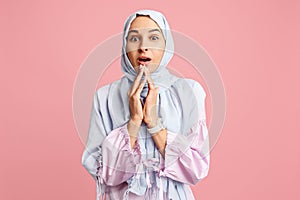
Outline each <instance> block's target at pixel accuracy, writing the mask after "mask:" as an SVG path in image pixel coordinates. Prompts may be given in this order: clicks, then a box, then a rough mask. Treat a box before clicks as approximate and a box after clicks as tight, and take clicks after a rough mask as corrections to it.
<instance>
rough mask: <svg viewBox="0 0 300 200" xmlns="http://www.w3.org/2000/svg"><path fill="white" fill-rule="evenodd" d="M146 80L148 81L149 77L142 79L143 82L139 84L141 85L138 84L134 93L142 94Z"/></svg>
mask: <svg viewBox="0 0 300 200" xmlns="http://www.w3.org/2000/svg"><path fill="white" fill-rule="evenodd" d="M146 81H147V78H146V77H145V78H144V79H143V80H142V81H141V83H140V84H139V86H138V88H137V89H136V91H135V93H134V95H138V96H140V94H141V92H142V90H143V87H144V85H145V83H146Z"/></svg>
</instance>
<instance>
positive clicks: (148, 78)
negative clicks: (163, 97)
mask: <svg viewBox="0 0 300 200" xmlns="http://www.w3.org/2000/svg"><path fill="white" fill-rule="evenodd" d="M144 74H145V76H146V77H147V81H148V84H149V89H150V90H152V89H154V81H153V79H152V77H151V74H150V72H149V70H148V68H147V67H145V72H144Z"/></svg>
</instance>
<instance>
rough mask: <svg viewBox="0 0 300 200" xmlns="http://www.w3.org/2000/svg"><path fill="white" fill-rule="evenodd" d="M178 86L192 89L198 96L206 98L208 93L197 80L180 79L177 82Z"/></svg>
mask: <svg viewBox="0 0 300 200" xmlns="http://www.w3.org/2000/svg"><path fill="white" fill-rule="evenodd" d="M176 84H178V85H187V86H188V87H190V88H191V89H192V90H193V92H194V94H195V95H196V96H202V97H204V98H205V97H206V92H205V90H204V88H203V86H202V85H201V84H200V83H199V82H198V81H196V80H194V79H190V78H180V79H178V80H177V81H176Z"/></svg>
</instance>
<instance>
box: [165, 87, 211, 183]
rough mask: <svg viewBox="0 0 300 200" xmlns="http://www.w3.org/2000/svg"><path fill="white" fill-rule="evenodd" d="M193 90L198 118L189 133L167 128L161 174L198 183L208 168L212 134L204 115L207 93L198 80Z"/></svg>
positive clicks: (183, 181)
mask: <svg viewBox="0 0 300 200" xmlns="http://www.w3.org/2000/svg"><path fill="white" fill-rule="evenodd" d="M193 91H194V92H195V95H196V96H197V97H198V98H197V103H198V109H199V119H198V121H197V122H196V123H195V124H194V125H193V127H191V128H190V129H189V131H188V133H186V134H179V133H173V132H171V131H169V130H168V131H167V145H166V149H165V161H164V167H163V169H162V170H161V171H160V176H166V177H169V178H171V179H173V180H176V181H179V182H182V183H186V184H189V185H195V184H197V183H198V182H199V181H200V180H202V179H203V178H204V177H206V176H207V174H208V171H209V163H210V155H209V138H208V129H207V126H206V117H205V97H206V94H205V92H204V90H203V88H202V87H201V85H200V84H199V83H197V82H196V84H194V87H193Z"/></svg>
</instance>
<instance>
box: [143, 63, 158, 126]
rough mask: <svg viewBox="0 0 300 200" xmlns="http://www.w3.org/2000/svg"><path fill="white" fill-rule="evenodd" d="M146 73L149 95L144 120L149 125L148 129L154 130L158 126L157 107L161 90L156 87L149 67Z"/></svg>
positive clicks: (144, 110)
mask: <svg viewBox="0 0 300 200" xmlns="http://www.w3.org/2000/svg"><path fill="white" fill-rule="evenodd" d="M144 73H145V76H146V79H147V82H148V94H147V97H146V101H145V104H144V107H143V115H144V118H143V120H144V122H145V123H146V124H147V127H148V128H153V127H155V126H156V121H157V119H158V116H157V112H156V105H157V95H158V91H159V88H158V87H154V81H153V79H152V78H151V75H150V72H149V70H148V69H147V67H145V72H144Z"/></svg>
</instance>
